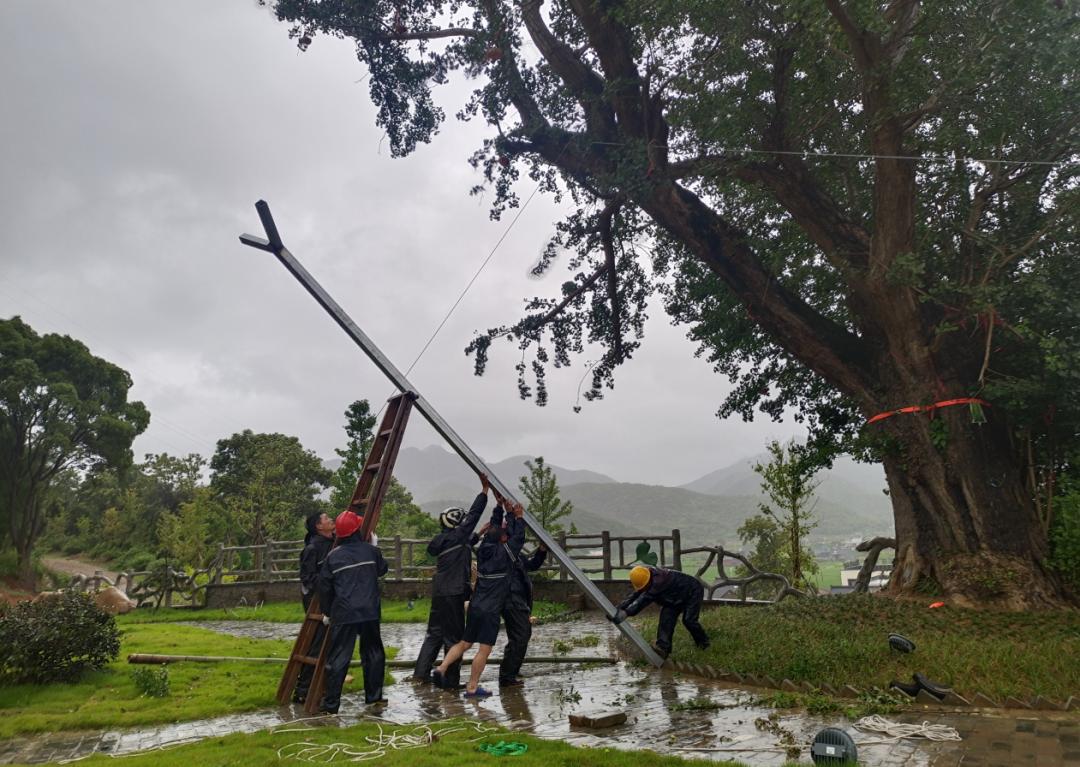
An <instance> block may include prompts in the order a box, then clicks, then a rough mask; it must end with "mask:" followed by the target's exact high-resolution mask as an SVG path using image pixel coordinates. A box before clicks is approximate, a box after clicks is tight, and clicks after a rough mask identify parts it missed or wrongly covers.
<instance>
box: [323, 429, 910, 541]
mask: <svg viewBox="0 0 1080 767" xmlns="http://www.w3.org/2000/svg"><path fill="white" fill-rule="evenodd" d="M765 458H766V456H765V455H762V456H759V457H755V458H747V459H745V460H742V461H738V462H736V463H734V464H732V465H730V466H726V467H724V468H722V469H718V470H716V471H713V472H710V473H709V474H706V475H705V476H703V477H699V478H698V479H696V480H694V481H693V482H689V483H687V484H685V485H683V486H681V487H665V486H662V485H640V484H634V483H629V482H617V481H616V480H614V479H612V478H611V477H609V476H607V475H605V474H599V473H597V472H594V471H589V470H585V469H564V468H562V467H561V466H555V465H552V469H553V470H554V472H555V476H556V478H557V479H558V482H559V488H560V491H561V495H562V497H563V499H564V500H569V501H571V502H572V503H573V504H574V513H573V516H572V517H571V520H572V521H573V522H574V524H576V525H577V528H578V529H579V530H580V531H581V532H583V533H594V532H595V533H598V532H600V531H601V530H608V531H610V532H611V533H612V534H614V535H627V536H632V535H645V534H652V535H656V534H659V533H663V532H666V531H670V530H672V529H674V528H678V529H680V530H681V531H682V534H683V540H684V545H687V546H692V545H695V544H697V545H702V544H713V543H724V544H727V545H735V544H737V542H738V536H737V534H736V530H737V529H738V527H739V526H740V525H741V524H742V523H743V521H744V520H746V519H747V518H748V517H751V516H754V515H755V514H757V513H758V503H759V502H760V501H761V500H762V499H763V498H762V495H761V492H760V484H761V480H760V477H759V476H758V475H757V474H756V473H755V472H754V470H753V465H754V463H756V462H759V461H761V460H764V459H765ZM526 460H528V456H524V455H517V456H513V457H511V458H506V459H504V460H502V461H499V462H498V463H493V464H490V465H491V468H492V471H494V472H495V473H496V474H497V475H498V476H499V477H500V478H501V479H502V480H503V481H504V482H506V483H508V484H510V485H511V486H512V487H513V489H515V490H516V489H517V480H518V477H520V476H522V475H524V474H526V473H527V469H526V468H525V461H526ZM327 463H328V464H329V463H334V462H327ZM394 474H395V476H396V477H397V478H398V480H400V481H401V482H402V484H404V485H405V487H406V488H408V489H409V491H410V492H412V494H413V497H414V499H415V500H416V502H417V503H418V504H419V505H420V507H421V508H422V509H423V510H424V511H426V512H427V513H429V514H431V515H432V516H437V515H438V514H439V512H441V511H442V510H443V509H445V508H446V507H447V506H462V507H465V508H468V506H469V504H470V503H472V500H473V498H475V497H476V493H477V491H478V490H479V486H478V485H479V483H478V482H477V480H476V477H475V476H474V475H473V474H472V472H471V471H470V470H469V469H468V468H467V467H466V465H465V463H464V462H463V461H462V460H461V459H460V458H458V457H457V456H456V455H454V454H453V453H450V452H449V451H447V450H445V449H443V448H441V447H437V446H431V447H427V448H423V449H419V448H414V447H410V448H405V449H403V450H402V451H401V453H400V454H399V455H398V459H397V464H396V466H395V471H394ZM819 478H820V479H821V484H820V485H819V487H818V491H817V503H816V505H815V507H814V515H815V516H816V518H817V519H818V521H819V525H818V527H817V528H816V529H815V530H814V532H813V534H812V535H813V536H828V537H831V538H837V537H844V538H854V537H872V536H875V535H891V534H892V530H893V525H892V507H891V505H890V503H889V499H888V497H887V496H885V495H884V494H883V493H882V492H881V488H883V487H884V484H885V482H884V474H883V472H882V471H881V467H880V466H866V465H863V464H855V463H854V462H852V461H847V460H844V461H838V462H837V464H836V466H835V467H834V468H833V469H832V470H831V471H828V472H822V473H821V474H820V475H819Z"/></svg>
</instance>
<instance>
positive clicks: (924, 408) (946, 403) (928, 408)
mask: <svg viewBox="0 0 1080 767" xmlns="http://www.w3.org/2000/svg"><path fill="white" fill-rule="evenodd" d="M972 404H974V405H986V406H987V407H990V403H989V402H987V401H986V400H984V399H979V398H978V397H957V398H956V399H944V400H941V401H940V402H935V403H934V404H932V405H909V406H908V407H902V408H899V409H898V410H886V411H885V412H884V413H878V414H877V415H876V416H874V417H873V418H871V419H869V420H868V421H867V423H868V424H871V423H877V422H878V421H884V420H885V419H886V418H891V417H893V416H894V415H900V414H901V413H930V417H931V418H933V417H934V411H935V410H937V409H938V408H939V407H950V406H952V405H972Z"/></svg>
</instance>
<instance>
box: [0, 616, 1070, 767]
mask: <svg viewBox="0 0 1080 767" xmlns="http://www.w3.org/2000/svg"><path fill="white" fill-rule="evenodd" d="M200 625H201V626H204V627H206V628H209V629H212V630H215V631H221V632H222V633H228V634H233V635H239V636H248V637H255V638H292V637H293V636H295V632H296V630H297V627H296V626H292V625H287V624H273V623H256V622H247V621H244V622H219V623H203V624H200ZM680 630H681V629H680ZM423 632H424V626H423V624H387V625H385V626H383V641H384V643H385V644H386V645H388V646H393V647H398V648H400V652H399V653H398V657H399V658H414V657H416V653H417V650H418V648H419V646H420V643H421V641H422V639H423ZM619 636H620V635H619V632H618V631H617V630H616V629H615V628H614V627H612V626H611V625H610V624H608V623H607V621H605V620H604V619H603V618H600V617H587V618H583V619H580V620H576V621H572V622H568V623H555V624H550V625H544V626H538V627H537V628H536V631H535V633H534V637H533V643H532V644H531V646H530V654H531V655H551V654H554V645H555V643H556V642H557V641H562V642H569V641H571V640H572V639H575V638H576V639H578V640H581V639H583V638H585V637H595V638H596V639H597V640H598V641H597V645H596V646H594V647H588V646H586V647H575V648H574V649H573V650H572V651H571V652H572V654H574V655H592V654H595V655H597V656H608V655H611V654H614V644H615V642H616V641H617V639H618V637H619ZM501 645H502V641H500V643H499V644H497V645H496V648H495V654H496V655H498V654H499V653H500V650H501ZM270 673H273V672H270ZM393 674H394V677H395V679H396V680H399V682H400V683H398V684H394V685H392V686H390V687H388V688H387V690H386V692H387V697H388V698H389V701H390V702H389V705H388V706H387V707H386V708H385V709H384V710H383V711H382V712H381V714H380V716H381V717H382V719H383V720H385V721H387V722H390V723H395V724H401V725H407V724H415V723H419V722H435V721H439V720H443V719H449V718H454V717H469V718H473V719H476V720H481V721H489V722H493V723H498V724H502V725H505V726H509V727H513V728H515V729H522V730H527V731H529V732H531V733H533V734H535V735H538V736H540V737H543V738H553V739H559V740H563V741H566V742H569V743H573V744H575V745H582V746H607V747H612V748H625V749H640V748H648V749H652V750H655V751H658V752H660V753H666V754H678V755H682V756H687V757H697V758H702V759H712V760H719V759H736V760H738V761H740V762H743V763H745V764H747V765H753V766H754V767H774V766H775V765H781V764H783V763H784V762H785V761H787V760H788V759H790V758H792V757H795V756H796V755H795V753H794V752H791V756H789V755H788V752H787V751H786V749H785V743H794V744H796V746H802V747H803V749H802V751H801V753H800V754H798V757H797V758H799V759H801V761H803V762H804V763H807V764H809V763H810V759H809V753H808V751H807V750H806V746H807V745H808V744H809V743H810V742H811V741H812V740H813V738H814V736H815V735H816V734H817V733H818V732H819V731H820V730H821V729H823V728H824V727H840V728H842V729H845V730H846V731H848V732H849V734H851V735H852V737H853V738H854V740H855V741H856V743H859V744H860V746H859V763H860V764H862V765H868V766H872V767H894V766H897V767H898V766H899V765H912V767H920V766H925V767H954V765H963V767H972V766H975V767H992V766H996V765H1009V766H1010V767H1011V766H1013V765H1037V766H1038V767H1043V766H1044V765H1046V766H1052V765H1076V767H1080V718H1078V717H1077V716H1076V715H1075V714H1060V715H1057V714H1049V713H1046V712H1038V713H1037V714H1036V713H1035V712H1030V715H1024V713H1023V712H1010V713H1013V714H1017V715H1015V716H1010V715H1002V713H1001V712H1000V711H995V712H989V711H977V712H972V713H966V712H965V713H953V712H941V711H936V710H927V711H924V712H909V713H906V714H903V715H898V716H895V717H891V718H892V719H894V720H895V721H904V722H922V721H924V720H925V721H929V722H931V723H933V724H946V725H949V726H952V727H954V728H956V729H957V730H958V731H959V734H960V735H961V737H962V738H963V740H962V741H961V742H958V743H957V742H950V743H940V742H939V743H931V742H928V741H925V740H903V741H891V742H881V741H882V737H881V736H878V735H874V734H864V733H860V732H859V731H857V730H855V728H854V727H853V725H852V723H851V722H849V721H846V720H842V719H825V718H821V717H815V716H809V715H807V714H804V713H797V712H775V711H772V710H770V709H766V708H762V707H761V706H758V705H755V703H754V699H755V697H756V696H757V695H758V694H761V693H763V692H765V691H753V690H741V689H738V688H733V687H730V686H727V685H724V684H723V683H720V682H716V681H713V680H706V679H698V678H694V677H687V676H683V675H680V674H677V673H673V672H671V671H667V670H661V671H655V670H652V669H643V668H636V667H634V666H632V665H629V664H625V663H620V664H617V665H607V664H605V665H595V666H593V665H573V666H566V665H561V664H536V665H526V666H525V669H524V674H526V675H527V679H526V684H525V685H524V686H522V687H515V688H508V689H506V690H502V691H500V690H498V686H497V676H498V674H497V670H496V669H494V668H489V669H488V670H487V671H486V672H485V674H484V677H483V680H482V684H485V686H488V687H489V688H491V689H493V690H495V691H496V694H495V695H493V696H492V697H491V698H488V699H484V700H481V701H472V700H466V699H464V698H463V697H461V695H460V693H458V694H454V693H450V692H444V691H442V690H438V689H436V688H433V687H431V686H429V685H415V684H412V683H410V682H409V681H408V677H409V671H407V670H404V669H395V670H394V671H393ZM346 689H348V688H346ZM611 710H621V711H625V712H626V713H627V714H628V720H627V722H626V724H623V725H619V726H617V727H613V728H610V729H605V730H588V729H578V728H574V727H571V726H570V724H569V722H568V719H567V716H568V715H569V714H571V713H581V712H589V711H611ZM372 713H374V712H372V711H371V710H370V709H365V708H364V706H363V699H362V692H360V691H355V692H351V693H348V694H346V695H345V696H343V698H342V705H341V715H339V716H338V717H334V718H333V720H332V723H333V724H340V725H342V726H348V725H351V724H355V723H356V722H357V721H360V720H361V719H362V718H370V716H371V715H372ZM305 716H306V715H305V713H304V712H303V710H302V709H300V708H299V707H295V708H292V707H286V708H273V709H267V710H264V711H259V712H253V713H248V714H237V715H232V716H226V717H219V718H217V719H212V720H204V721H199V722H188V723H182V724H173V725H161V726H157V727H150V728H143V729H140V730H133V731H124V732H104V733H94V734H67V735H64V734H61V735H55V736H41V737H36V738H22V739H16V740H13V741H8V742H6V743H0V764H12V763H42V762H50V761H61V760H64V759H72V758H78V757H81V756H85V755H88V754H91V753H94V752H106V753H113V754H124V753H133V752H136V751H141V750H146V749H149V748H154V747H158V746H161V745H163V744H171V743H174V742H179V741H186V740H198V739H201V738H205V737H212V736H221V735H224V734H229V733H234V732H253V731H256V730H261V729H267V728H271V727H276V726H279V725H283V724H287V723H290V722H295V721H296V720H297V719H303V718H304V717H305ZM770 716H771V718H770ZM301 739H302V735H298V736H297V740H301ZM696 749H699V750H696Z"/></svg>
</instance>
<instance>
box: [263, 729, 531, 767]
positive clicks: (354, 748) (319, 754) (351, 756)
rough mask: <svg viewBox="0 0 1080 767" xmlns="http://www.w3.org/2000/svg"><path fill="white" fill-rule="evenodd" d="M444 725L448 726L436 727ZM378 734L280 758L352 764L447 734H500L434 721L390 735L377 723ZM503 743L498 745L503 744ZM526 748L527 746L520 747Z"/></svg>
mask: <svg viewBox="0 0 1080 767" xmlns="http://www.w3.org/2000/svg"><path fill="white" fill-rule="evenodd" d="M440 724H445V725H449V726H444V727H439V728H437V729H435V728H436V727H437V725H440ZM376 726H377V727H378V730H379V732H378V735H376V736H367V737H365V738H364V742H365V744H366V745H355V744H352V743H313V742H311V741H298V742H296V743H289V744H288V745H285V746H282V747H281V748H279V749H278V752H277V754H278V758H279V759H299V760H300V761H304V762H313V763H314V762H320V763H322V762H332V761H334V760H335V759H338V758H342V759H347V760H348V761H350V762H367V761H374V760H376V759H381V758H382V757H384V756H386V755H387V754H388V753H390V752H391V751H407V750H410V749H415V748H427V747H428V746H430V745H432V744H433V743H435V742H436V741H437V740H439V739H440V738H442V737H443V736H445V735H449V734H450V733H454V732H466V731H469V730H470V729H471V730H472V731H473V732H476V733H481V738H485V737H489V736H490V735H491V734H493V733H496V732H500V731H501V730H500V729H499V728H498V727H485V726H484V725H483V724H481V723H480V722H433V723H431V724H423V725H418V726H416V727H411V728H407V729H404V730H401V729H395V730H391V731H389V732H387V731H386V730H384V729H383V725H382V724H381V723H377V724H376ZM294 731H295V730H293V729H287V730H275V731H274V732H275V733H277V732H294ZM502 744H503V742H502V741H500V742H499V744H496V746H498V745H502ZM518 745H522V746H524V744H518Z"/></svg>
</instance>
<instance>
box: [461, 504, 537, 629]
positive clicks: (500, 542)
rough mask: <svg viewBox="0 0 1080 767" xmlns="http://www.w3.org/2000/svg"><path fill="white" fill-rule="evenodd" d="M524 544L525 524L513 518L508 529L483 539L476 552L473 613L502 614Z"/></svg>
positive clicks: (470, 605) (500, 529) (497, 510)
mask: <svg viewBox="0 0 1080 767" xmlns="http://www.w3.org/2000/svg"><path fill="white" fill-rule="evenodd" d="M500 511H501V509H499V508H496V510H495V515H494V518H497V517H499V516H501V515H500V514H499V512H500ZM492 533H494V534H492ZM524 545H525V521H524V520H521V519H518V518H517V517H515V516H513V515H510V518H509V519H508V520H507V521H506V527H505V528H497V527H496V528H494V529H493V530H491V531H489V532H488V533H486V534H485V535H484V537H483V538H481V539H480V546H479V547H478V548H477V550H476V572H477V576H478V577H477V579H476V593H474V594H473V595H472V600H471V601H470V603H469V610H470V611H472V610H478V611H480V612H487V613H494V614H496V615H497V614H498V613H501V612H502V609H503V604H504V603H505V602H506V597H507V596H508V595H509V594H510V583H511V581H512V580H513V578H514V567H515V565H514V563H515V562H516V561H517V559H518V555H519V554H521V547H522V546H524Z"/></svg>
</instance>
